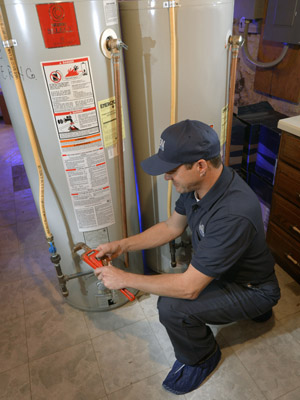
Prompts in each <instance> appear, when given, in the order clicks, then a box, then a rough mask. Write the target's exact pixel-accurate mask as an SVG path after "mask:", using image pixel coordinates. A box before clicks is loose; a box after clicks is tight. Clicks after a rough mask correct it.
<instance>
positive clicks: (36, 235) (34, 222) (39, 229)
mask: <svg viewBox="0 0 300 400" xmlns="http://www.w3.org/2000/svg"><path fill="white" fill-rule="evenodd" d="M17 232H18V238H19V243H20V249H24V248H26V247H27V248H32V247H36V246H43V245H44V244H45V242H46V238H45V232H44V229H43V226H42V223H41V221H40V219H39V218H35V219H31V220H30V221H18V222H17Z"/></svg>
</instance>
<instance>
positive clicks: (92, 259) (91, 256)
mask: <svg viewBox="0 0 300 400" xmlns="http://www.w3.org/2000/svg"><path fill="white" fill-rule="evenodd" d="M79 250H84V253H82V254H81V255H80V258H81V260H83V261H84V262H86V263H87V264H88V265H90V266H91V267H92V268H94V269H96V268H101V267H104V266H106V265H108V261H109V258H108V257H106V256H104V257H102V258H101V259H99V258H97V257H96V254H97V253H98V251H97V250H93V249H91V248H90V247H89V246H87V245H86V244H85V243H83V242H79V243H77V244H75V246H74V248H73V253H76V252H77V251H79ZM120 292H122V293H123V294H124V296H126V297H127V299H128V300H129V301H133V300H135V296H134V294H132V293H131V292H129V290H127V289H126V288H124V289H120Z"/></svg>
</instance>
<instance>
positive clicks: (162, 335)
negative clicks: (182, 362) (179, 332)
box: [148, 315, 176, 367]
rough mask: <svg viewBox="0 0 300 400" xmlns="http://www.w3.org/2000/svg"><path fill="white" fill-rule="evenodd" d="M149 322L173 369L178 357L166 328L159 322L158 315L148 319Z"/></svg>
mask: <svg viewBox="0 0 300 400" xmlns="http://www.w3.org/2000/svg"><path fill="white" fill-rule="evenodd" d="M148 321H149V324H150V326H151V329H152V331H153V334H154V335H155V336H156V338H157V340H158V342H159V344H160V346H161V348H162V350H163V352H164V354H165V356H166V358H167V360H168V363H169V366H170V367H171V366H172V365H173V364H174V362H175V360H176V357H175V354H174V349H173V346H172V343H171V341H170V338H169V336H168V334H167V331H166V329H165V327H164V326H163V325H162V324H161V323H160V322H159V319H158V315H156V316H153V317H151V318H148Z"/></svg>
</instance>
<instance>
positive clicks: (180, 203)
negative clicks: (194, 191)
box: [175, 194, 186, 215]
mask: <svg viewBox="0 0 300 400" xmlns="http://www.w3.org/2000/svg"><path fill="white" fill-rule="evenodd" d="M175 211H176V212H177V213H178V214H181V215H186V209H185V206H184V196H183V195H182V194H181V195H180V196H179V199H178V200H177V201H176V203H175Z"/></svg>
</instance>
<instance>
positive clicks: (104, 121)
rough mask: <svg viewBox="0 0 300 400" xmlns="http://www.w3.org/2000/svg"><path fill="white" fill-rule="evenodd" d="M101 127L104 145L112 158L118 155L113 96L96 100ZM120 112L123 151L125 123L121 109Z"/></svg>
mask: <svg viewBox="0 0 300 400" xmlns="http://www.w3.org/2000/svg"><path fill="white" fill-rule="evenodd" d="M98 106H99V113H100V120H101V128H102V134H103V139H104V147H105V148H106V149H107V150H108V157H109V158H113V157H116V156H117V155H118V149H117V142H118V132H117V115H116V114H117V113H116V100H115V97H110V98H108V99H105V100H101V101H99V102H98ZM121 113H122V138H123V151H124V150H125V147H124V139H125V125H124V116H123V109H122V110H121Z"/></svg>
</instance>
